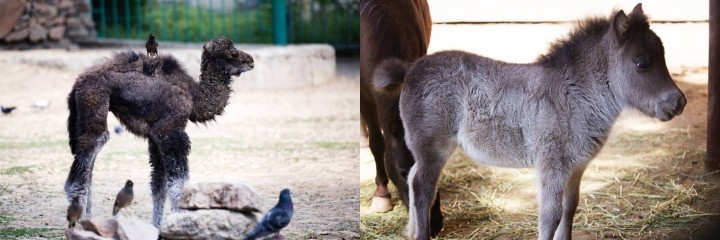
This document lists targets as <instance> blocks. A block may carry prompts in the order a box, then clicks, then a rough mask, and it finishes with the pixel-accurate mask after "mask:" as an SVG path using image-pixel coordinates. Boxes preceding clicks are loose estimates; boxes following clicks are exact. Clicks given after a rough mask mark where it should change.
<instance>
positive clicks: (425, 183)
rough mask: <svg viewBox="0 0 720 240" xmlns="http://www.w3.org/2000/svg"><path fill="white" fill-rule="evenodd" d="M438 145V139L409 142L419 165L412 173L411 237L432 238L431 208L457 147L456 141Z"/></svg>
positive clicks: (410, 188) (411, 170)
mask: <svg viewBox="0 0 720 240" xmlns="http://www.w3.org/2000/svg"><path fill="white" fill-rule="evenodd" d="M433 140H435V139H433ZM437 146H438V145H437V142H435V143H428V144H418V145H416V146H413V145H412V143H410V144H409V145H408V147H409V148H410V150H411V151H412V152H413V153H414V156H415V165H414V166H413V167H412V168H411V169H410V173H409V174H408V190H409V194H408V195H409V198H410V201H409V202H410V206H409V214H408V225H407V228H406V233H407V235H408V236H409V237H410V238H411V239H421V240H424V239H430V237H431V235H432V233H431V228H430V226H429V220H430V207H431V206H432V205H431V204H432V203H433V202H436V199H435V198H436V197H437V196H438V195H436V194H437V185H438V182H439V180H440V173H441V172H442V169H443V167H444V166H445V163H446V162H447V158H448V156H450V153H452V151H453V150H454V148H455V145H453V144H445V145H444V146H441V147H437ZM438 208H439V206H438ZM438 231H439V230H438Z"/></svg>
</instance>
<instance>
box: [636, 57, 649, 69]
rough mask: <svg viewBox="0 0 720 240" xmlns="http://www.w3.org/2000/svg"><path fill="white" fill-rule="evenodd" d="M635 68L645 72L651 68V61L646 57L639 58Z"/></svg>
mask: <svg viewBox="0 0 720 240" xmlns="http://www.w3.org/2000/svg"><path fill="white" fill-rule="evenodd" d="M635 66H637V68H638V69H640V70H645V69H647V68H648V67H650V61H649V60H648V59H647V58H644V57H638V58H636V59H635Z"/></svg>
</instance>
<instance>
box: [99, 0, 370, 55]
mask: <svg viewBox="0 0 720 240" xmlns="http://www.w3.org/2000/svg"><path fill="white" fill-rule="evenodd" d="M91 2H92V16H93V20H94V21H95V23H96V24H95V25H96V29H97V32H98V37H100V38H119V39H147V35H148V34H150V33H154V34H155V36H156V38H158V39H159V40H161V41H176V42H203V41H206V40H208V39H211V38H214V37H217V36H220V35H223V36H227V37H229V38H232V39H233V41H235V42H238V43H274V44H279V45H283V44H286V43H327V44H331V45H333V46H334V47H335V48H336V49H358V48H359V41H360V26H359V25H360V24H359V22H360V20H359V9H358V7H359V5H360V4H359V0H152V1H143V0H92V1H91Z"/></svg>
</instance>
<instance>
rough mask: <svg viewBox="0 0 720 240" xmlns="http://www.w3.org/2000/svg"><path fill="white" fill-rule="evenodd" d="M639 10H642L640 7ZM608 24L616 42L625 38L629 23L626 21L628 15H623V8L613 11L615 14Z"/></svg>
mask: <svg viewBox="0 0 720 240" xmlns="http://www.w3.org/2000/svg"><path fill="white" fill-rule="evenodd" d="M638 6H639V5H638ZM636 8H637V7H636ZM633 11H635V10H633ZM640 11H642V9H641V10H640ZM610 25H611V27H612V33H613V37H614V39H615V40H616V41H617V42H618V43H619V42H621V41H622V39H623V38H625V33H626V32H627V30H628V28H629V27H630V24H629V22H628V17H627V15H625V12H624V11H623V10H620V11H618V12H617V13H615V16H613V19H612V22H611V23H610Z"/></svg>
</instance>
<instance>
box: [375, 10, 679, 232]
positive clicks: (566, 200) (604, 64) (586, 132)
mask: <svg viewBox="0 0 720 240" xmlns="http://www.w3.org/2000/svg"><path fill="white" fill-rule="evenodd" d="M649 27H650V25H649V23H648V20H647V16H646V15H645V14H644V13H643V10H642V6H641V5H640V4H638V5H637V6H636V7H635V8H634V9H633V11H632V12H630V14H628V15H625V13H624V12H623V11H622V10H620V11H617V12H615V13H614V14H612V15H611V16H610V17H608V18H588V19H585V20H582V21H581V22H580V23H579V24H578V25H577V26H576V28H575V29H574V30H573V31H572V32H571V33H570V34H569V36H568V37H567V38H565V39H562V40H560V41H557V42H556V43H554V44H553V45H552V47H551V49H550V51H549V52H548V53H547V54H545V55H543V56H540V58H539V59H538V60H537V61H536V62H534V63H530V64H512V63H506V62H501V61H497V60H493V59H489V58H486V57H482V56H478V55H475V54H471V53H467V52H461V51H447V52H440V53H435V54H433V55H429V56H426V57H423V58H420V59H418V60H417V61H416V62H415V63H414V64H413V65H412V66H411V67H410V68H409V69H407V70H405V68H406V65H405V64H403V63H399V62H397V61H386V62H383V63H382V65H381V66H382V67H381V68H379V69H378V73H377V74H376V76H377V77H376V78H375V81H376V82H375V84H376V85H377V86H378V87H384V88H385V89H386V90H388V91H391V92H394V90H393V89H397V88H398V86H401V87H402V90H401V93H400V102H399V104H400V105H399V106H400V115H401V117H402V123H403V126H404V127H405V128H404V129H405V131H406V132H405V140H406V142H407V146H408V148H409V149H410V151H411V152H412V155H413V156H414V158H415V160H416V163H415V165H414V166H413V167H412V169H411V170H410V173H409V175H408V183H409V191H410V194H409V197H410V201H409V205H410V206H409V210H410V214H409V215H410V216H409V220H408V227H407V234H408V235H409V237H410V238H413V239H429V238H430V237H431V236H432V234H433V233H432V231H431V227H432V225H431V224H432V222H428V220H429V219H431V217H432V212H430V209H431V207H432V205H431V204H433V201H434V200H436V192H437V184H438V180H439V177H440V173H441V171H442V169H443V167H444V165H445V163H446V161H447V159H448V157H449V156H450V154H451V153H452V152H453V151H454V150H455V149H456V148H457V147H460V148H462V149H463V150H464V151H465V153H467V155H468V156H469V157H470V158H472V159H474V160H476V161H477V162H480V163H484V164H490V165H496V166H503V167H532V168H535V170H536V171H537V176H538V184H537V185H538V187H539V194H538V201H539V211H540V214H539V217H538V230H539V239H547V240H550V239H553V237H554V236H555V235H557V239H570V238H571V232H572V222H573V217H574V215H575V210H576V208H577V205H578V201H579V189H580V179H581V178H582V175H583V172H584V171H585V167H586V166H587V165H588V163H589V162H590V161H591V160H592V159H593V158H594V157H595V155H596V154H597V153H598V152H599V151H600V149H601V148H602V146H603V145H604V144H605V141H606V140H607V137H608V134H609V132H610V129H611V128H612V125H613V124H614V123H615V121H616V119H617V117H618V115H619V114H620V112H621V111H623V110H624V109H629V108H631V109H637V110H639V111H640V112H642V113H643V114H645V115H646V116H648V117H653V118H656V119H659V120H660V121H669V120H671V119H672V118H673V117H675V116H677V115H680V114H681V113H682V112H683V109H684V107H685V104H686V103H687V100H686V99H685V95H684V94H683V93H682V91H680V89H678V87H677V85H675V83H674V82H673V79H672V78H671V77H670V74H669V73H668V70H667V66H666V65H665V56H664V48H663V45H662V42H661V41H660V38H659V37H658V36H657V35H655V33H654V32H653V31H652V30H650V28H649ZM403 76H404V78H403Z"/></svg>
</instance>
